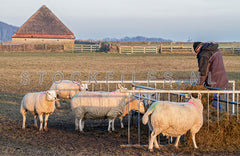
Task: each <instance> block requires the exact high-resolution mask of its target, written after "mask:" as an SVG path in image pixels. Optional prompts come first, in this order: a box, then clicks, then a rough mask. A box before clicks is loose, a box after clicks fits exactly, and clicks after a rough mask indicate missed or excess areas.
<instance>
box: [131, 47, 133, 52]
mask: <svg viewBox="0 0 240 156" xmlns="http://www.w3.org/2000/svg"><path fill="white" fill-rule="evenodd" d="M131 53H132V54H133V46H132V47H131Z"/></svg>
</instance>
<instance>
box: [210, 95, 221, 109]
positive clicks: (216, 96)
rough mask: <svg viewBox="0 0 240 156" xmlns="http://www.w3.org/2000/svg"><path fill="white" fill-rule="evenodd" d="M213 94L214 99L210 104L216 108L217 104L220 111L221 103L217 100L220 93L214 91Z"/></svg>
mask: <svg viewBox="0 0 240 156" xmlns="http://www.w3.org/2000/svg"><path fill="white" fill-rule="evenodd" d="M213 95H214V100H213V104H212V106H213V108H214V109H215V110H217V106H218V105H219V110H220V111H222V107H221V103H220V102H219V101H218V99H219V100H220V99H221V97H220V94H218V93H214V94H213Z"/></svg>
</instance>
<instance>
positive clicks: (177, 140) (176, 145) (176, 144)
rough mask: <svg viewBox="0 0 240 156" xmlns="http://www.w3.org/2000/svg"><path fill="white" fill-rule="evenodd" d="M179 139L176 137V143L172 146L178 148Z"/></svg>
mask: <svg viewBox="0 0 240 156" xmlns="http://www.w3.org/2000/svg"><path fill="white" fill-rule="evenodd" d="M180 137H181V135H179V136H177V139H176V141H175V144H174V146H175V147H176V148H178V142H179V139H180Z"/></svg>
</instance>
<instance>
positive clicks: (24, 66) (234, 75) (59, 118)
mask: <svg viewBox="0 0 240 156" xmlns="http://www.w3.org/2000/svg"><path fill="white" fill-rule="evenodd" d="M224 62H225V67H226V71H227V72H228V76H229V79H234V80H236V81H237V87H238V89H239V88H240V87H239V82H240V68H239V67H240V56H224ZM197 69H198V67H197V59H196V56H195V55H156V54H147V55H143V54H135V55H118V54H106V53H84V54H83V53H75V54H72V53H14V52H13V53H0V80H1V81H0V108H1V109H0V114H1V115H0V132H1V134H3V133H2V132H3V131H4V135H2V136H0V140H2V141H0V149H1V150H2V153H1V152H0V154H10V155H15V154H16V153H15V152H19V153H18V154H19V155H25V154H28V153H29V154H30V153H32V152H35V153H38V154H45V155H46V154H47V155H53V154H54V155H56V154H58V155H69V154H70V155H71V152H69V151H72V149H71V148H72V147H74V150H75V151H74V152H75V154H76V152H82V150H84V149H83V148H81V149H79V147H81V146H82V143H81V142H79V140H77V139H78V137H79V136H78V134H75V133H73V132H72V131H73V129H74V128H73V125H74V121H73V120H72V119H73V118H72V116H71V115H72V114H71V111H70V108H69V104H68V105H66V108H65V109H63V110H58V111H56V112H55V114H53V115H52V117H50V119H49V121H50V122H49V126H50V127H51V126H52V127H53V128H52V133H53V134H58V135H56V136H55V135H54V137H55V138H54V140H52V142H50V143H49V144H48V145H45V142H48V141H49V139H45V140H44V139H43V138H41V136H47V137H50V136H51V131H50V133H46V134H42V135H35V133H33V131H34V130H33V129H30V130H29V131H27V132H25V133H23V134H22V132H21V130H20V127H21V115H20V113H19V105H20V101H21V99H22V96H23V95H24V94H25V93H27V92H35V91H42V90H47V89H48V88H49V87H50V85H51V83H52V78H53V74H54V73H56V72H61V73H63V75H64V79H70V78H71V74H73V73H74V72H79V73H81V77H80V79H81V80H88V77H89V73H90V72H91V73H95V72H98V75H97V77H96V79H97V80H106V73H107V72H114V74H113V75H111V76H112V77H113V79H114V80H121V73H122V72H123V73H124V79H125V80H131V79H132V73H134V72H135V74H136V75H135V76H136V77H135V79H136V80H147V73H148V72H156V74H155V75H154V76H156V79H157V80H163V79H164V72H166V71H170V72H172V73H173V76H172V78H173V79H174V80H177V79H189V78H190V73H191V72H192V71H194V72H196V71H197ZM23 72H28V73H29V74H30V75H29V77H28V78H29V80H30V81H29V82H30V83H29V84H28V85H22V83H21V80H22V77H21V74H22V73H23ZM38 72H46V74H45V75H44V76H43V82H42V84H40V75H39V74H38ZM56 78H57V79H58V78H59V77H56ZM111 89H112V90H114V89H115V86H114V85H113V86H111ZM189 89H190V88H189ZM192 89H194V88H192ZM204 97H205V98H206V96H203V98H204ZM203 103H204V105H205V106H206V99H205V102H204V99H203ZM205 108H206V107H205ZM205 114H206V113H205ZM3 116H4V117H3ZM215 116H216V113H214V111H212V110H211V116H210V119H213V118H215ZM221 117H223V118H225V119H226V117H224V114H221ZM232 118H233V117H230V120H222V121H221V122H220V126H219V127H217V126H218V125H217V123H216V122H212V123H211V125H210V126H208V123H207V122H205V123H204V126H203V127H202V129H201V130H200V132H199V134H197V136H196V139H197V143H198V145H199V147H200V150H199V151H194V152H196V153H195V154H198V155H201V154H209V153H208V151H211V153H212V154H213V155H214V152H212V151H213V150H216V151H217V150H218V151H219V150H223V151H234V150H237V149H239V148H240V147H239V145H240V142H239V139H238V138H237V136H239V131H240V130H239V122H237V121H236V119H234V120H232ZM205 119H206V118H205ZM31 121H32V120H31ZM3 125H4V126H5V127H4V126H3ZM3 127H4V128H3ZM218 128H219V129H218ZM145 129H146V133H145V131H144V130H145ZM5 130H7V131H8V132H7V131H5ZM102 133H103V132H100V133H96V134H94V132H92V133H90V132H88V133H87V134H86V137H84V136H83V135H82V136H80V137H81V138H82V139H85V140H86V141H87V140H88V139H89V137H90V138H92V139H93V140H95V139H96V138H97V139H98V140H102V142H103V141H104V139H103V138H104V137H106V138H109V139H108V140H109V141H108V142H109V145H108V144H105V143H104V144H100V145H101V148H100V149H104V150H102V152H103V153H102V154H103V155H104V154H105V155H107V154H108V155H109V153H108V152H109V150H111V149H112V146H110V145H114V148H113V149H114V150H113V151H110V154H112V155H114V154H115V155H116V154H117V155H121V154H120V153H122V152H124V153H126V152H130V153H129V155H133V154H134V153H135V152H136V151H137V154H136V153H135V154H136V155H141V153H144V154H145V155H156V154H163V155H169V150H171V154H180V155H186V154H187V155H190V154H192V155H194V152H190V153H188V151H192V148H191V149H190V150H187V148H186V147H192V142H191V140H190V139H187V138H186V143H185V146H184V148H183V149H182V150H180V151H174V150H172V149H173V147H169V148H168V147H165V148H163V150H162V151H160V152H159V153H153V154H149V152H148V151H147V149H146V148H145V149H140V150H138V149H134V148H131V149H129V150H128V149H126V150H124V149H123V150H121V149H119V146H118V145H116V142H118V143H119V139H120V140H121V143H124V144H125V143H126V138H127V136H126V133H127V131H126V129H125V130H121V131H119V132H118V133H116V134H114V137H113V138H112V136H111V135H103V134H102ZM141 133H144V134H143V137H146V138H147V137H148V136H147V134H148V130H147V127H146V126H145V127H142V128H141ZM135 134H137V133H135ZM28 135H31V137H29V136H28ZM133 135H134V134H133ZM144 135H145V136H144ZM59 136H60V137H59ZM66 136H67V137H69V138H68V139H67V138H64V137H66ZM103 136H104V137H103ZM9 138H11V139H10V140H9ZM22 138H23V140H24V141H22V140H21V139H22ZM32 138H35V139H36V140H35V141H32ZM59 138H64V139H62V141H63V142H66V144H65V145H64V146H66V147H64V146H63V145H62V144H61V145H57V146H56V144H57V143H58V141H59ZM213 138H214V139H213ZM215 138H216V139H215ZM72 139H74V141H75V143H76V145H75V144H73V145H70V142H71V141H72ZM210 140H212V141H211V142H210ZM189 141H190V142H189ZM82 142H84V140H82ZM144 143H147V139H145V142H144ZM35 144H36V145H35ZM39 144H40V145H41V147H42V148H38V146H39ZM68 144H69V145H68ZM83 144H84V143H83ZM86 146H89V147H93V148H92V149H95V144H94V145H93V144H89V145H86ZM6 147H8V148H6ZM28 147H29V148H28ZM59 148H60V149H59ZM68 148H69V149H71V150H69V151H68ZM31 149H32V150H31ZM35 149H36V151H35ZM37 149H38V150H37ZM45 151H47V152H45ZM95 151H97V149H95ZM115 151H117V153H116V152H115ZM203 151H206V152H205V153H204V152H203ZM61 152H63V153H61ZM118 152H119V153H118ZM87 153H88V154H89V151H85V154H87ZM144 154H143V155H144ZM215 154H217V155H218V154H222V153H219V152H216V153H215ZM227 154H229V152H227ZM233 154H234V153H233ZM237 154H239V150H238V151H237Z"/></svg>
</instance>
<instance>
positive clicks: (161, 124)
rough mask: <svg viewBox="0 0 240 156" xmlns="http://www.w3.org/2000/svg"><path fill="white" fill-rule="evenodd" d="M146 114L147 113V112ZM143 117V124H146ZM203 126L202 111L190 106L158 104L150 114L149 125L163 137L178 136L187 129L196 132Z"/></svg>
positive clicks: (169, 103) (170, 103)
mask: <svg viewBox="0 0 240 156" xmlns="http://www.w3.org/2000/svg"><path fill="white" fill-rule="evenodd" d="M147 113H148V112H147ZM145 117H147V116H145V115H144V116H143V122H147V120H148V118H145ZM202 124H203V115H202V111H201V110H199V109H196V108H195V106H194V105H192V104H186V103H185V105H181V104H175V103H174V102H158V103H157V104H156V108H155V109H154V111H153V113H152V114H151V125H152V126H153V127H154V129H156V130H157V131H161V132H162V134H163V135H167V136H175V137H177V136H179V135H183V134H185V133H186V132H187V131H188V130H189V129H191V130H192V131H195V132H196V131H198V130H199V129H200V128H201V126H202Z"/></svg>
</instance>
